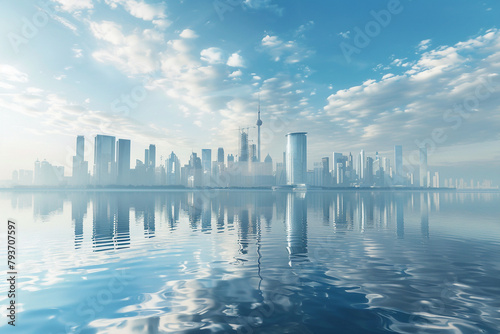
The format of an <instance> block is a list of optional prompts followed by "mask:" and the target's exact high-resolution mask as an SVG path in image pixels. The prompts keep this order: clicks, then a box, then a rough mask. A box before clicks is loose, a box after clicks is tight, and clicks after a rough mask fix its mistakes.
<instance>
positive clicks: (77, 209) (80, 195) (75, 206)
mask: <svg viewBox="0 0 500 334" xmlns="http://www.w3.org/2000/svg"><path fill="white" fill-rule="evenodd" d="M69 197H70V201H71V220H72V221H73V225H74V231H75V248H76V249H79V248H80V247H81V245H82V241H83V219H84V218H85V216H86V215H87V205H88V196H87V194H86V193H84V192H77V193H72V194H71V195H70V196H69Z"/></svg>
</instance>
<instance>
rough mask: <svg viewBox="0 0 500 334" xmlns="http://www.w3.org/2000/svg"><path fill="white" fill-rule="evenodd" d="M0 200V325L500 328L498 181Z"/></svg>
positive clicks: (22, 329)
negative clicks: (417, 187) (405, 188)
mask: <svg viewBox="0 0 500 334" xmlns="http://www.w3.org/2000/svg"><path fill="white" fill-rule="evenodd" d="M0 211H1V219H2V221H5V222H6V220H7V218H9V217H10V218H14V219H16V221H17V223H18V232H19V237H18V238H19V241H18V245H17V247H18V249H19V250H18V252H19V260H18V262H19V265H18V268H17V269H18V271H19V282H18V286H17V289H18V294H19V299H18V300H17V302H18V308H19V309H18V318H17V326H16V328H15V329H14V330H13V328H11V326H6V322H7V318H6V317H5V311H4V309H5V308H4V305H6V302H7V293H6V290H7V284H6V280H5V279H4V277H5V272H6V261H5V256H6V250H5V249H4V248H5V247H4V246H2V249H1V253H0V254H1V259H2V261H1V263H0V269H1V271H0V272H1V277H2V280H1V282H0V305H2V312H3V313H2V314H3V316H2V319H1V322H0V332H1V333H174V332H179V333H200V332H204V333H212V332H213V333H222V332H226V333H231V332H234V333H245V334H246V333H390V332H394V333H498V332H500V194H456V193H440V194H435V193H418V192H416V193H391V192H373V193H370V192H358V193H357V192H346V193H320V192H317V193H315V192H309V193H307V194H297V193H279V192H278V193H277V192H274V193H273V192H270V191H269V192H266V191H261V192H243V191H220V192H215V193H210V194H205V193H203V192H194V193H193V192H181V191H179V192H97V193H91V192H89V193H85V192H71V193H65V192H50V193H41V192H40V193H5V192H4V193H0ZM1 226H3V227H2V229H1V230H0V237H1V240H2V241H1V244H2V245H5V241H6V223H3V222H2V224H1Z"/></svg>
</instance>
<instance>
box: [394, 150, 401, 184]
mask: <svg viewBox="0 0 500 334" xmlns="http://www.w3.org/2000/svg"><path fill="white" fill-rule="evenodd" d="M394 169H395V174H396V175H395V181H396V184H401V183H402V182H403V147H402V146H401V145H396V146H394Z"/></svg>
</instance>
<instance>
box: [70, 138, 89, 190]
mask: <svg viewBox="0 0 500 334" xmlns="http://www.w3.org/2000/svg"><path fill="white" fill-rule="evenodd" d="M88 169H89V165H88V162H87V161H85V138H84V137H83V136H78V137H76V154H75V156H74V157H73V175H72V183H73V184H76V185H85V184H87V182H88V180H87V179H88V178H87V177H88Z"/></svg>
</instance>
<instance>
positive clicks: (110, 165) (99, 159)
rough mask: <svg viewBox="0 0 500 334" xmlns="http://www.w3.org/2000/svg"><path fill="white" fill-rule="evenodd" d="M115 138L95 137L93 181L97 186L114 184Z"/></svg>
mask: <svg viewBox="0 0 500 334" xmlns="http://www.w3.org/2000/svg"><path fill="white" fill-rule="evenodd" d="M114 169H115V137H112V136H105V135H97V136H96V137H95V142H94V181H95V183H96V184H97V185H108V184H113V183H114V182H115V180H114V178H115V173H114Z"/></svg>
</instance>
